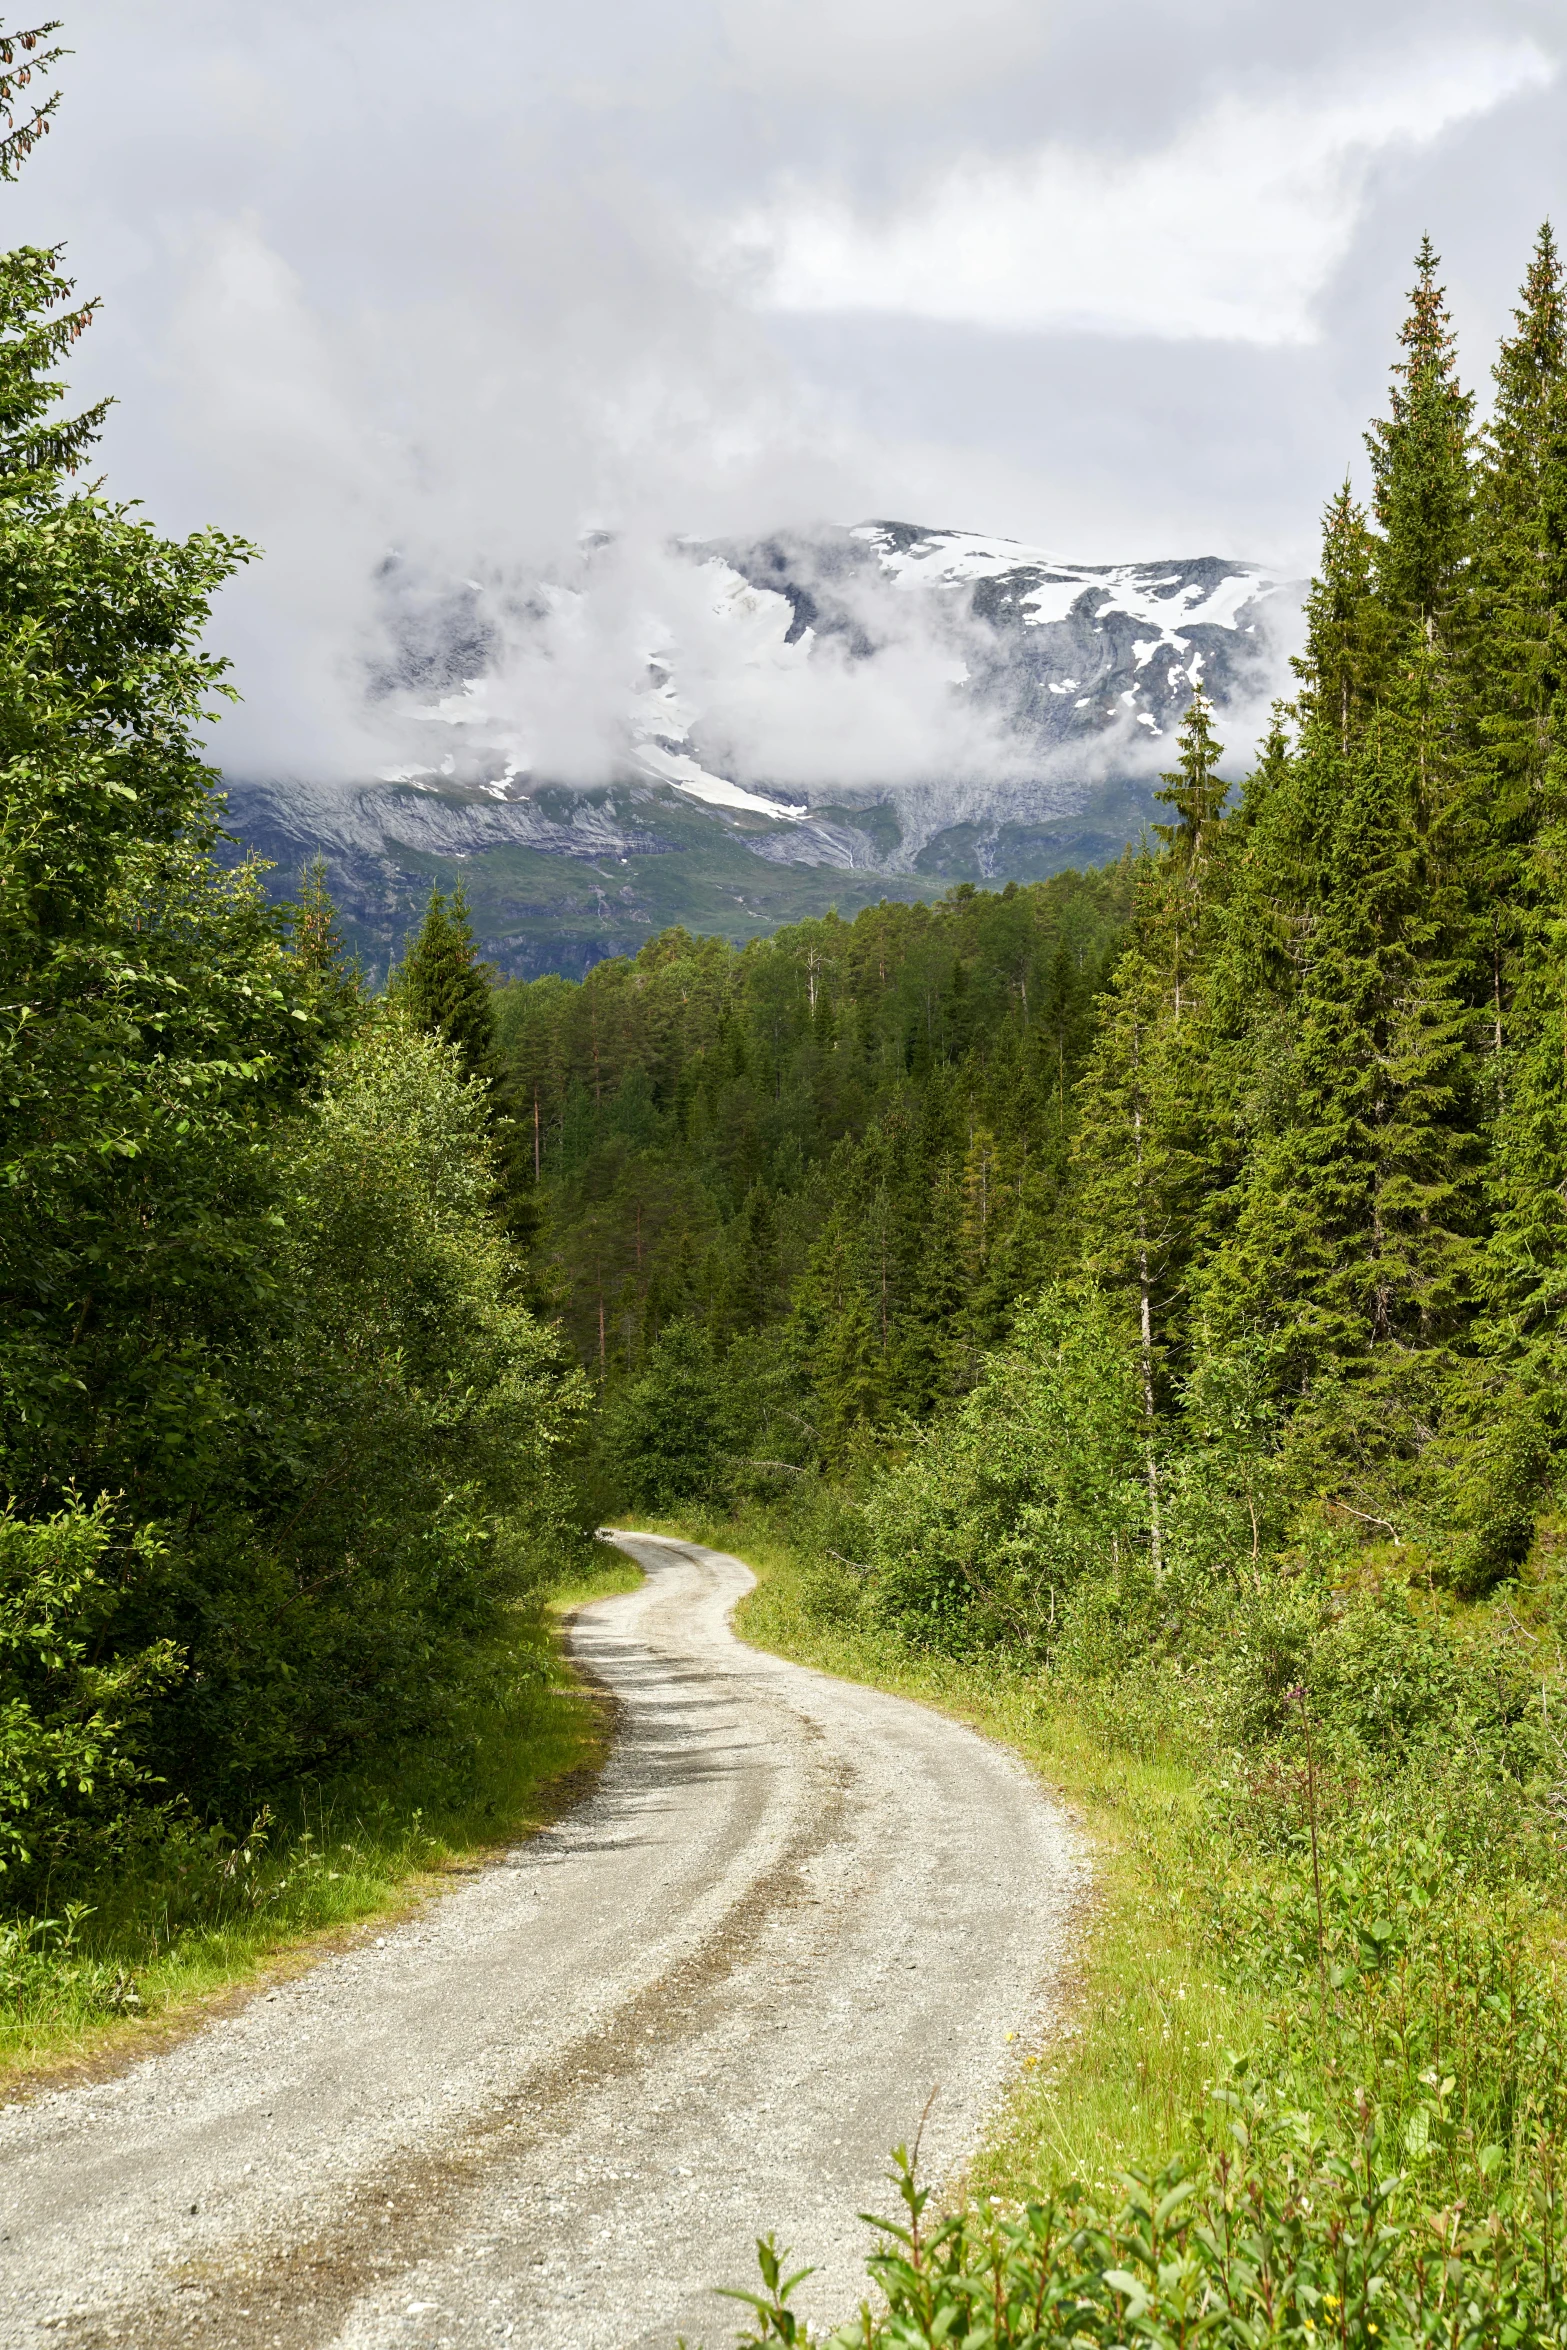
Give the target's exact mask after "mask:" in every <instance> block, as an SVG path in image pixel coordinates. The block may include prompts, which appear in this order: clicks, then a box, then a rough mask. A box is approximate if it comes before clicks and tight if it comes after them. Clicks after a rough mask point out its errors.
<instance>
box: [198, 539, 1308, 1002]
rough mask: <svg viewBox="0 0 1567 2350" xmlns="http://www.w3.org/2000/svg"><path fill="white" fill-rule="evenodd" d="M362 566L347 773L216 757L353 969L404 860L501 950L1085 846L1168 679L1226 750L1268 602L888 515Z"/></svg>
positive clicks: (583, 963)
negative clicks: (362, 705)
mask: <svg viewBox="0 0 1567 2350" xmlns="http://www.w3.org/2000/svg"><path fill="white" fill-rule="evenodd" d="M383 584H384V596H383V614H384V620H385V632H386V648H387V649H386V652H385V655H384V658H383V660H382V661H381V664H380V666H379V667H378V668H377V669H376V670H375V672H374V673H373V674H372V675H371V676H370V678H369V680H368V684H367V701H368V702H369V704H370V705H371V706H372V708H373V710H374V712H375V716H376V719H377V723H378V730H379V731H378V736H377V740H378V742H379V744H380V745H381V747H382V749H383V752H384V753H389V755H386V756H383V758H382V761H381V763H380V764H379V766H378V767H377V770H376V771H375V772H374V773H372V774H369V775H366V776H365V777H363V778H362V779H359V780H353V779H344V778H341V777H340V778H337V779H334V780H330V781H327V780H313V779H310V778H301V777H294V778H288V779H282V778H250V777H239V776H231V777H229V778H227V790H228V806H229V816H228V823H229V828H230V830H231V831H232V832H233V833H234V834H235V836H236V837H237V839H238V840H239V841H240V842H241V843H242V844H243V845H244V846H245V847H247V848H253V849H255V850H257V851H258V852H259V853H260V854H261V855H262V856H264V857H266V858H268V859H270V860H271V861H272V863H273V867H274V870H273V873H272V876H271V886H272V887H273V888H274V890H275V891H276V892H277V894H279V895H289V894H291V893H292V892H293V890H294V889H295V887H296V886H297V876H298V873H299V869H300V867H301V865H302V864H303V862H304V861H305V860H306V859H307V858H310V857H312V856H315V855H317V854H320V855H322V856H324V858H325V859H326V864H327V875H328V881H329V886H330V888H331V891H332V894H333V897H334V900H335V902H336V903H337V905H338V906H339V908H340V910H341V913H342V917H343V920H344V923H345V927H346V930H347V932H348V934H349V936H350V937H351V939H352V941H353V944H354V946H355V947H356V949H357V951H358V952H359V954H360V956H361V957H362V959H363V961H364V964H365V967H366V969H367V972H369V973H370V974H372V975H374V974H380V973H384V971H385V970H386V968H387V966H388V964H389V963H390V962H391V961H393V960H395V959H396V958H397V957H398V956H399V955H400V954H401V952H402V951H403V949H404V947H405V945H406V942H407V939H408V937H409V935H410V933H411V931H412V929H413V928H414V927H415V926H416V924H417V921H418V919H419V916H420V914H421V913H422V910H423V907H424V904H425V902H426V900H427V898H428V895H429V891H430V889H431V887H432V885H439V886H440V887H442V888H443V889H450V888H453V887H455V886H456V885H457V884H458V883H461V884H462V885H463V886H464V888H465V890H466V892H467V896H468V899H469V903H470V905H471V907H472V909H473V914H474V920H475V925H476V929H477V932H478V935H479V938H480V941H481V944H482V947H483V951H484V953H485V954H486V956H487V957H488V958H489V959H490V960H491V961H492V962H493V963H494V964H495V966H496V967H497V969H498V970H500V971H501V972H502V973H505V974H508V975H510V976H514V977H518V978H524V977H529V976H533V975H536V974H538V973H541V972H544V971H559V972H562V973H567V974H573V975H580V974H581V973H582V972H583V971H585V970H587V969H589V968H591V966H592V965H593V964H594V963H596V962H599V961H601V960H603V959H604V958H605V957H606V956H609V955H615V954H624V953H628V952H629V953H634V952H635V951H636V949H637V947H638V946H639V945H640V944H641V943H642V941H643V940H644V939H645V938H647V937H648V936H650V935H651V934H653V933H655V932H656V931H658V930H659V929H662V928H664V927H667V926H668V925H670V924H672V923H681V924H684V925H685V926H686V927H687V928H689V929H691V930H693V931H697V932H704V933H716V934H719V935H723V936H726V937H728V938H731V939H734V940H736V941H743V940H745V939H747V938H752V937H757V936H762V935H767V934H770V933H771V932H772V931H773V930H775V929H777V928H778V927H779V926H780V925H781V924H784V923H788V922H792V921H796V920H799V919H801V918H803V917H806V916H810V915H815V914H820V913H822V912H825V910H826V909H827V907H828V906H829V905H836V906H837V907H839V909H840V910H841V911H842V912H844V913H845V914H852V913H853V912H855V911H856V910H858V909H859V908H860V907H862V906H865V905H868V904H872V903H875V902H876V901H877V900H879V899H881V898H888V897H890V898H900V899H917V898H923V897H934V896H938V895H940V894H941V892H942V891H944V890H945V889H947V888H948V887H949V886H950V885H951V884H952V883H953V882H955V881H974V882H985V883H1004V882H1006V881H1009V880H1016V881H1019V882H1025V881H1034V880H1041V879H1045V878H1047V877H1048V876H1050V875H1051V874H1054V873H1057V872H1061V871H1063V870H1065V869H1067V868H1070V867H1077V868H1082V867H1085V866H1092V865H1096V864H1102V863H1104V862H1106V861H1108V860H1110V859H1112V858H1114V857H1115V856H1116V855H1118V854H1119V852H1120V851H1121V849H1122V848H1123V847H1124V846H1125V845H1126V843H1127V842H1128V841H1134V840H1136V839H1137V838H1138V837H1139V835H1140V834H1141V831H1142V829H1143V827H1144V825H1145V824H1146V823H1147V822H1148V820H1149V817H1150V813H1151V810H1152V794H1153V791H1154V789H1155V788H1156V779H1157V776H1158V773H1159V772H1160V770H1161V769H1162V767H1164V766H1165V765H1166V764H1167V763H1168V760H1169V758H1170V756H1171V755H1172V753H1171V738H1172V735H1173V731H1174V728H1175V726H1176V725H1177V724H1178V722H1179V719H1180V717H1181V714H1182V712H1183V711H1184V709H1185V707H1186V705H1187V703H1188V702H1189V700H1190V698H1191V695H1192V693H1193V692H1194V691H1195V690H1196V689H1197V688H1198V687H1201V689H1202V690H1203V692H1204V693H1205V694H1206V695H1208V696H1209V697H1210V698H1211V699H1212V701H1213V702H1214V704H1215V706H1216V708H1217V709H1218V711H1219V712H1220V714H1221V715H1220V724H1221V731H1223V732H1225V734H1226V735H1227V737H1228V739H1229V741H1230V743H1231V747H1232V750H1233V752H1234V753H1235V755H1236V761H1237V765H1239V764H1243V763H1244V761H1245V759H1246V757H1247V756H1248V754H1249V752H1250V750H1251V748H1252V745H1253V743H1254V741H1255V738H1256V736H1257V734H1258V732H1259V731H1260V727H1261V724H1262V721H1263V718H1264V715H1265V712H1266V708H1267V705H1268V702H1269V699H1270V697H1271V696H1272V695H1273V694H1274V693H1275V692H1277V691H1278V690H1279V685H1280V680H1281V677H1282V676H1283V675H1284V674H1285V672H1286V655H1287V651H1288V648H1289V646H1290V644H1291V643H1292V641H1293V635H1294V627H1295V622H1296V619H1297V616H1298V611H1299V596H1298V592H1297V591H1296V590H1295V589H1294V588H1292V587H1291V586H1290V585H1289V584H1288V583H1285V582H1281V581H1279V580H1277V579H1275V578H1273V577H1271V576H1270V575H1268V574H1267V573H1265V572H1263V571H1262V570H1261V569H1259V567H1258V566H1256V565H1255V564H1251V563H1246V562H1238V561H1230V560H1227V559H1224V558H1220V557H1216V556H1200V557H1195V558H1192V557H1183V558H1173V559H1170V560H1167V561H1156V562H1139V563H1122V564H1109V565H1085V564H1079V563H1069V562H1065V561H1063V560H1061V559H1060V558H1057V557H1055V556H1052V555H1049V554H1046V553H1044V552H1042V551H1040V550H1038V549H1033V548H1028V547H1024V546H1021V545H1019V544H1017V543H1016V542H1014V541H1011V540H1007V539H995V538H986V537H982V536H979V535H977V534H974V533H970V532H964V531H959V530H942V529H929V528H923V527H918V526H915V525H912V524H907V523H899V522H870V523H864V524H861V525H859V526H857V527H856V528H854V529H847V530H840V529H833V530H820V531H817V532H814V533H811V534H798V533H795V534H779V535H777V536H774V537H770V538H766V539H761V540H757V541H754V542H752V543H749V544H743V545H742V544H733V543H724V544H704V543H699V542H685V543H682V544H681V545H679V546H677V547H675V548H673V549H669V550H665V551H664V553H663V555H662V557H661V559H660V562H659V564H658V565H657V566H656V567H655V568H654V569H652V570H646V569H644V570H641V571H635V570H632V569H630V568H629V567H628V564H627V561H626V558H625V554H624V550H622V549H620V548H618V547H617V546H616V544H615V542H613V541H610V540H607V539H606V540H602V541H598V542H594V543H591V544H589V545H588V546H586V547H585V548H584V549H583V553H582V563H581V568H580V571H579V573H578V574H577V576H576V577H574V578H573V579H571V580H569V581H560V580H554V581H542V582H541V581H530V582H526V583H523V584H521V585H520V586H519V585H518V584H517V583H514V582H513V583H495V582H491V583H485V582H481V581H477V580H474V581H468V582H464V583H459V584H458V585H457V586H456V587H451V588H447V587H440V588H436V589H432V588H431V586H430V584H429V583H428V582H427V581H421V580H416V579H414V578H412V577H410V576H408V575H407V574H405V573H404V572H402V571H401V570H400V569H399V567H398V566H396V565H395V564H391V565H388V567H387V572H386V576H385V580H384V583H383ZM541 714H542V715H541Z"/></svg>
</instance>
